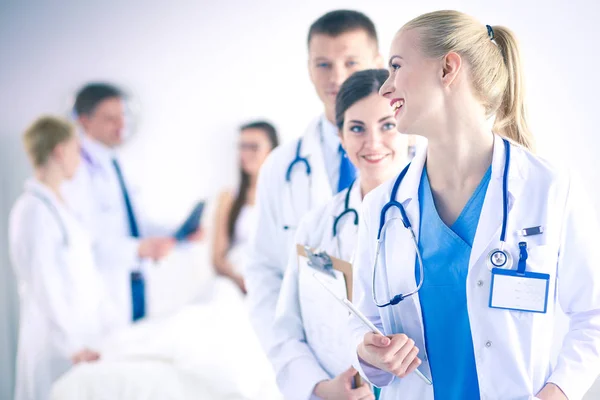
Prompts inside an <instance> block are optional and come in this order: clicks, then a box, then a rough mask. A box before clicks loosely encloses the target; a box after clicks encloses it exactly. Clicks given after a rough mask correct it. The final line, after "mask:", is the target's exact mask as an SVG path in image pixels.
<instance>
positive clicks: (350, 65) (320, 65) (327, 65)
mask: <svg viewBox="0 0 600 400" xmlns="http://www.w3.org/2000/svg"><path fill="white" fill-rule="evenodd" d="M345 65H346V68H353V67H356V66H357V65H358V62H357V61H348V62H347V63H346V64H345ZM317 68H325V69H329V68H331V63H328V62H321V63H318V64H317Z"/></svg>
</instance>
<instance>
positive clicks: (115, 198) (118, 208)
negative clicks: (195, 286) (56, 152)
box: [63, 83, 175, 325]
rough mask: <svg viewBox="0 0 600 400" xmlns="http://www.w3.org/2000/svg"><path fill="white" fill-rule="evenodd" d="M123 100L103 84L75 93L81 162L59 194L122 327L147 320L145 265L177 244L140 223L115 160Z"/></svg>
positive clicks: (142, 220) (121, 128)
mask: <svg viewBox="0 0 600 400" xmlns="http://www.w3.org/2000/svg"><path fill="white" fill-rule="evenodd" d="M124 98H125V95H124V94H123V92H122V91H121V90H120V89H118V88H117V87H115V86H112V85H109V84H106V83H90V84H87V85H85V86H84V87H83V88H82V89H81V90H80V91H79V92H78V93H77V97H76V99H75V106H74V108H75V110H74V111H75V113H76V115H77V120H78V122H79V125H80V126H81V129H82V130H83V135H82V138H81V155H82V158H83V161H84V162H83V168H81V169H80V170H79V171H78V173H77V175H76V176H75V177H74V179H73V180H72V181H71V182H69V183H68V184H66V185H65V186H64V188H63V189H64V192H63V193H64V194H65V198H66V200H67V202H68V203H69V205H70V206H71V207H72V208H73V209H74V210H76V212H77V215H78V217H79V218H80V220H81V221H83V223H84V224H85V226H86V227H88V229H89V230H90V231H91V232H92V234H93V239H94V252H95V253H94V254H95V257H96V262H97V264H98V267H99V269H100V271H101V273H102V276H103V278H104V280H105V282H106V285H107V287H109V288H110V290H111V297H112V298H114V299H116V301H117V304H118V305H119V308H120V310H121V311H122V313H121V322H122V323H123V324H124V325H126V324H127V323H128V322H130V321H137V320H139V319H141V318H143V317H144V316H145V315H146V287H145V283H144V271H143V269H144V268H143V266H144V260H153V261H158V260H161V259H162V258H164V257H165V256H167V255H168V254H169V253H170V252H171V250H172V249H173V247H174V246H175V240H174V239H173V238H172V237H171V236H170V233H168V232H166V231H164V230H161V229H159V228H156V227H151V226H150V225H149V223H148V219H147V218H143V217H142V218H140V215H141V214H140V213H139V210H138V209H137V208H136V204H135V199H134V196H132V192H131V190H130V187H129V184H128V181H127V178H126V177H125V174H124V172H123V169H122V167H121V165H120V162H119V160H118V156H117V153H116V150H117V148H118V147H119V146H120V145H121V144H123V135H124V131H125V105H124ZM152 235H154V236H152Z"/></svg>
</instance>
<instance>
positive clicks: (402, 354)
mask: <svg viewBox="0 0 600 400" xmlns="http://www.w3.org/2000/svg"><path fill="white" fill-rule="evenodd" d="M357 351H358V356H359V357H360V358H361V359H362V360H363V361H364V362H366V363H368V364H370V365H371V366H373V367H375V368H379V369H380V370H382V371H386V372H389V373H391V374H393V375H395V376H397V377H399V378H404V377H405V376H407V375H409V374H410V373H411V372H413V371H414V370H415V369H417V368H418V367H419V365H421V360H420V359H419V358H417V354H418V353H419V349H418V348H417V347H415V342H414V341H413V340H412V339H409V338H408V336H406V335H405V334H403V333H402V334H396V335H391V336H381V335H378V334H376V333H372V332H369V333H367V334H366V335H365V337H364V339H363V341H362V343H361V344H360V345H359V346H358V349H357Z"/></svg>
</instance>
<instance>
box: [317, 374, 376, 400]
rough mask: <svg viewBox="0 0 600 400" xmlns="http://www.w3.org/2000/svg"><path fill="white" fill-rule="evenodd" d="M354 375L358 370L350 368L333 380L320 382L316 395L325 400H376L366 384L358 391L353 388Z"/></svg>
mask: <svg viewBox="0 0 600 400" xmlns="http://www.w3.org/2000/svg"><path fill="white" fill-rule="evenodd" d="M354 375H356V370H355V369H354V368H352V367H350V369H348V370H346V371H344V372H342V373H341V374H339V375H338V376H336V377H335V378H333V379H329V380H327V381H322V382H319V383H318V384H317V385H316V386H315V390H314V394H315V395H316V396H317V397H318V398H320V399H324V400H375V395H374V394H373V391H372V390H371V388H370V387H369V385H367V384H366V383H364V384H363V385H362V386H360V387H358V388H356V389H353V388H352V384H353V382H354Z"/></svg>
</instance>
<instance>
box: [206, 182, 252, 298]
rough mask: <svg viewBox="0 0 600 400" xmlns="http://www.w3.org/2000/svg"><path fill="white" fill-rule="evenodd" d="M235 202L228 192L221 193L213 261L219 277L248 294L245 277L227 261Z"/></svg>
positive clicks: (216, 221)
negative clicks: (229, 233)
mask: <svg viewBox="0 0 600 400" xmlns="http://www.w3.org/2000/svg"><path fill="white" fill-rule="evenodd" d="M233 200H234V199H233V196H232V195H231V193H230V192H228V191H225V192H223V193H221V195H220V196H219V200H218V206H217V212H216V216H215V218H216V219H215V237H214V241H213V251H212V261H213V266H214V268H215V272H216V273H217V274H218V275H222V276H226V277H228V278H230V279H231V280H233V281H234V282H235V284H236V285H238V286H239V288H240V290H241V291H242V292H243V293H246V286H245V285H244V279H243V277H242V276H241V275H240V274H239V273H237V272H236V270H235V268H234V266H233V265H231V263H230V262H229V261H228V260H227V252H228V251H229V247H230V246H231V241H230V240H229V235H228V232H227V225H228V224H227V223H228V219H229V212H230V210H231V207H232V205H233Z"/></svg>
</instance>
